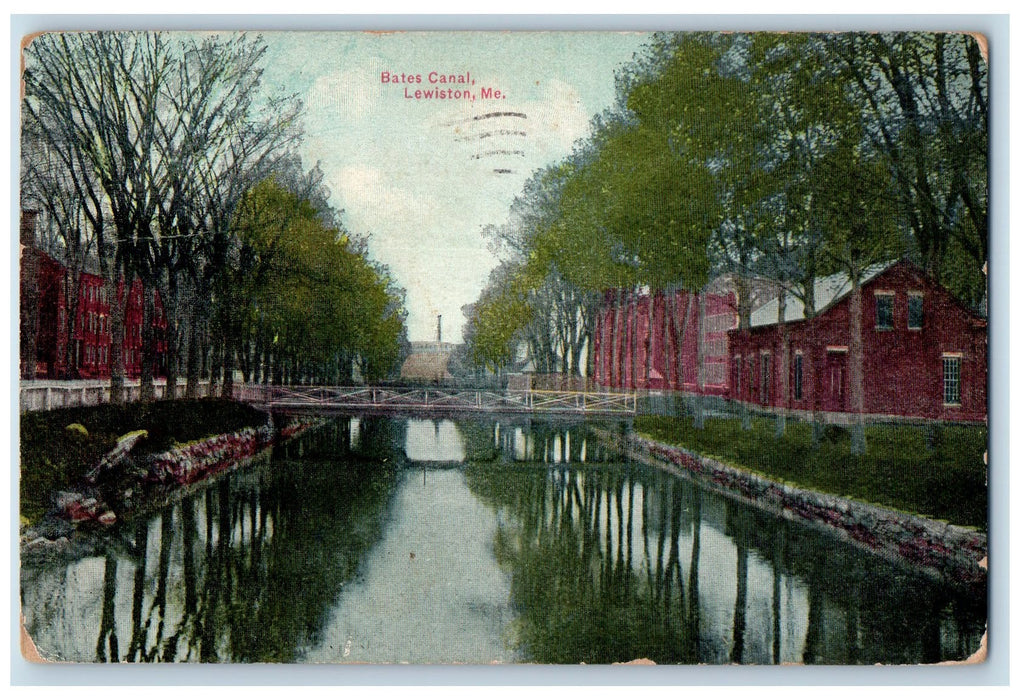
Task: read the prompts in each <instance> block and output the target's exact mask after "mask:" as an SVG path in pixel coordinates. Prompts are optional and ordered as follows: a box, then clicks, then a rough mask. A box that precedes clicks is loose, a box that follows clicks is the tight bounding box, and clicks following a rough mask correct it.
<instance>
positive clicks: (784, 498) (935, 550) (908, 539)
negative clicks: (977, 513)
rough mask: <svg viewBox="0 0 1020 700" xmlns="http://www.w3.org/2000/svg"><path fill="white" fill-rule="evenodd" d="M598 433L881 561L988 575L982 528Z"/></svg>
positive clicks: (961, 580) (948, 574)
mask: <svg viewBox="0 0 1020 700" xmlns="http://www.w3.org/2000/svg"><path fill="white" fill-rule="evenodd" d="M596 432H597V433H598V435H599V437H600V438H602V439H604V440H606V441H607V442H608V443H609V444H611V445H613V446H615V447H616V448H618V449H621V450H623V451H624V452H626V453H627V454H628V455H629V456H630V457H632V458H636V459H638V460H640V461H644V462H647V463H651V464H653V465H655V466H660V467H661V466H666V467H667V468H670V469H671V471H675V472H677V473H680V474H682V475H689V476H693V477H695V478H696V479H697V480H698V481H699V482H701V483H704V484H705V485H707V486H709V487H710V488H713V489H715V490H717V491H719V492H721V493H723V494H725V495H728V496H731V497H735V498H737V499H738V500H742V501H744V502H748V503H751V504H753V505H755V506H757V507H761V508H765V509H768V510H770V511H772V512H775V513H777V514H779V515H781V516H782V517H785V518H789V519H791V520H795V521H799V522H805V523H809V524H812V525H816V526H820V527H824V528H825V529H827V530H829V531H830V532H833V533H835V534H836V535H837V536H838V537H840V538H841V539H843V540H845V541H848V542H852V543H853V544H855V545H857V546H859V547H862V548H865V549H867V550H869V551H871V552H874V553H876V554H878V555H880V556H882V557H884V558H886V559H889V560H892V561H896V562H899V563H906V564H909V565H910V566H913V567H917V568H920V569H921V570H923V571H925V572H926V573H928V574H930V575H934V576H937V577H939V578H944V579H946V580H949V581H950V582H953V583H957V584H963V585H968V586H970V585H984V584H985V582H986V580H987V568H986V566H987V556H988V538H987V536H986V535H985V534H984V533H981V532H978V531H976V530H972V529H970V528H964V527H958V526H956V525H950V524H949V523H945V522H940V521H937V520H930V519H927V518H922V517H920V516H916V515H911V514H909V513H904V512H901V511H897V510H893V509H891V508H882V507H880V506H875V505H871V504H869V503H862V502H860V501H854V500H851V499H848V498H842V497H840V496H832V495H829V494H824V493H819V492H816V491H810V490H808V489H804V488H798V487H796V486H790V485H787V484H783V483H780V482H778V481H773V480H771V479H768V478H765V477H763V476H760V475H757V474H754V473H751V472H748V471H745V470H743V469H738V468H736V467H731V466H729V465H727V464H723V463H722V462H720V461H718V460H715V459H712V458H709V457H704V456H702V455H699V454H696V453H694V452H691V451H690V450H686V449H684V448H681V447H674V446H671V445H664V444H662V443H660V442H656V441H654V440H650V439H648V438H645V437H642V436H640V435H637V434H634V433H629V434H627V435H625V436H621V435H619V434H614V433H610V432H609V431H604V430H598V431H596Z"/></svg>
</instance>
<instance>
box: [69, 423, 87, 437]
mask: <svg viewBox="0 0 1020 700" xmlns="http://www.w3.org/2000/svg"><path fill="white" fill-rule="evenodd" d="M64 430H66V431H67V432H69V433H77V434H78V435H81V436H82V437H88V436H89V431H88V430H86V429H85V426H84V425H82V424H81V423H71V424H70V425H68V426H67V427H65V428H64Z"/></svg>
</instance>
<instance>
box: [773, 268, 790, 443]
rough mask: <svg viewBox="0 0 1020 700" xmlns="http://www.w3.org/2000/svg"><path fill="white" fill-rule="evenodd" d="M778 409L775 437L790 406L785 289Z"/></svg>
mask: <svg viewBox="0 0 1020 700" xmlns="http://www.w3.org/2000/svg"><path fill="white" fill-rule="evenodd" d="M777 301H778V302H779V317H778V319H777V320H778V322H779V345H780V347H779V353H778V355H779V357H778V360H779V367H778V368H777V371H778V372H779V377H778V379H779V396H778V397H777V398H778V399H779V401H778V406H779V411H778V412H777V414H776V437H783V435H785V434H786V414H787V411H788V410H789V407H790V389H789V386H790V331H789V328H788V327H787V325H786V289H785V288H782V287H780V289H779V298H778V300H777Z"/></svg>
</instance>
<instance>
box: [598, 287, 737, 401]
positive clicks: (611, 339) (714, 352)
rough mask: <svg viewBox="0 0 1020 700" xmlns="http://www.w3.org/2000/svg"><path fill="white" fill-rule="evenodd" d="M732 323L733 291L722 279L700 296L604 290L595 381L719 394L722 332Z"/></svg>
mask: <svg viewBox="0 0 1020 700" xmlns="http://www.w3.org/2000/svg"><path fill="white" fill-rule="evenodd" d="M685 318H686V319H687V321H686V331H684V332H683V333H682V335H683V338H682V340H681V338H680V335H681V329H682V328H683V327H684V319H685ZM736 324H737V307H736V294H735V292H734V291H733V290H732V289H731V288H730V286H729V283H728V281H727V280H717V281H716V282H715V283H713V284H711V285H709V287H707V288H706V289H705V290H703V291H702V292H701V293H699V294H692V293H690V292H683V291H681V292H675V293H671V294H666V293H663V292H655V293H649V292H647V291H646V292H644V293H639V292H632V291H627V290H609V291H607V292H606V294H605V301H604V303H603V305H602V308H601V310H600V312H599V315H598V316H597V318H596V321H595V332H594V342H593V352H594V361H593V367H594V379H595V381H596V383H598V384H600V385H602V386H605V387H615V388H632V389H650V390H663V389H664V390H680V391H689V392H699V393H705V394H716V395H724V394H726V392H727V389H728V384H727V382H728V379H729V361H730V360H729V352H728V336H727V331H729V330H730V329H731V328H733V327H735V326H736ZM681 342H682V344H683V345H682V350H683V352H682V353H678V349H679V346H680V344H681ZM678 356H679V357H680V358H681V359H680V362H679V363H678V359H677V358H678ZM699 360H700V361H699Z"/></svg>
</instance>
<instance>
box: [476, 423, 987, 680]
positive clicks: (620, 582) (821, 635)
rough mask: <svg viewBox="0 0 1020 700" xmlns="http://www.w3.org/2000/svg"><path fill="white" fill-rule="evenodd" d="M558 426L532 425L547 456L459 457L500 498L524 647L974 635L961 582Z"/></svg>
mask: <svg viewBox="0 0 1020 700" xmlns="http://www.w3.org/2000/svg"><path fill="white" fill-rule="evenodd" d="M569 434H570V443H569V444H570V447H569V448H568V449H567V453H568V454H571V455H572V454H573V453H574V448H573V445H574V444H576V442H575V440H577V438H576V436H577V433H575V432H570V433H569ZM550 437H551V438H553V439H552V440H550V439H549V438H550ZM556 437H557V433H556V432H555V431H550V432H548V433H547V434H545V435H542V434H541V433H540V434H539V436H538V437H537V438H536V441H537V443H536V444H537V445H538V446H539V449H538V450H537V452H536V454H537V455H538V456H539V457H540V458H543V459H549V458H550V457H552V458H553V462H552V463H548V462H546V463H540V464H539V463H531V464H528V463H522V462H513V461H511V460H508V459H499V460H496V461H489V462H485V463H476V464H472V465H469V466H468V468H467V470H466V477H467V482H468V485H469V486H470V488H471V490H472V492H473V493H474V494H475V495H476V496H477V497H479V498H480V499H481V500H482V501H483V502H485V503H486V504H488V505H489V506H490V507H492V508H493V509H494V510H495V511H496V512H497V514H498V520H499V522H500V525H499V527H498V529H497V534H496V536H495V541H494V552H495V556H496V559H497V561H498V562H499V563H500V565H501V566H502V567H503V568H504V569H505V570H506V571H507V572H509V573H510V574H511V577H512V578H511V597H512V603H513V605H514V607H515V611H516V613H517V615H518V620H517V622H516V627H515V633H516V637H517V643H518V646H519V648H520V651H521V653H522V654H523V656H524V657H525V658H528V659H531V660H534V661H537V662H542V663H578V662H585V663H609V662H615V661H626V660H631V659H636V658H649V659H652V660H654V661H656V662H661V663H697V662H704V661H731V662H735V663H783V662H805V663H842V664H872V663H876V662H884V663H918V662H923V661H928V660H932V659H941V658H944V657H945V655H946V654H945V652H946V649H945V647H946V646H947V644H946V640H947V639H948V640H951V644H950V645H949V646H953V645H955V646H956V647H957V648H959V649H963V650H973V648H975V646H976V644H977V643H978V640H979V638H980V626H981V621H982V620H983V610H982V606H983V601H980V600H979V601H976V602H975V604H974V606H973V608H971V609H970V610H969V614H968V613H963V614H959V613H958V608H959V607H960V606H961V605H962V606H965V607H966V606H968V605H969V604H968V602H967V598H966V597H964V596H961V595H959V593H957V592H954V591H952V590H951V589H949V588H947V587H946V586H944V585H941V584H938V583H935V582H933V581H930V580H927V579H923V578H921V577H920V576H918V575H914V574H912V573H910V572H908V571H906V570H903V569H900V568H897V567H895V566H892V565H890V564H888V563H886V562H883V561H881V560H879V559H877V558H875V557H870V556H867V555H865V554H863V553H862V552H860V551H859V550H857V549H855V548H853V547H851V546H849V545H847V544H844V543H841V542H839V541H836V540H834V539H833V538H830V537H826V536H825V534H824V533H821V532H816V531H814V530H809V529H807V528H805V527H803V526H798V525H794V524H792V523H790V522H788V521H785V520H783V519H781V518H777V517H775V516H774V515H770V514H768V513H765V512H763V511H759V510H756V509H754V508H751V507H748V506H745V505H741V504H738V503H736V502H734V501H731V500H728V499H724V498H722V497H720V496H717V495H714V494H709V493H708V492H706V491H704V490H703V489H702V488H700V487H698V486H696V485H694V484H693V483H691V482H689V481H687V480H684V479H678V478H676V477H674V476H671V475H669V474H665V473H662V472H659V471H657V470H652V469H646V468H643V467H639V466H637V465H632V464H613V463H600V464H587V463H584V462H581V461H580V460H579V461H577V462H569V461H564V460H561V459H559V458H558V457H556V455H561V454H562V452H561V450H560V447H559V446H560V445H566V444H567V442H566V441H565V440H563V438H562V435H561V437H560V440H558V441H557V440H555V438H556ZM494 444H497V443H494ZM550 444H555V445H556V447H555V448H549V447H548V446H549V445H550ZM589 454H592V455H596V454H598V452H597V451H592V452H590V453H589ZM706 499H707V502H708V503H710V504H711V509H710V510H709V511H708V512H706V511H705V510H704V506H705V503H706ZM705 528H708V529H710V530H714V531H715V532H716V533H719V534H725V537H726V541H727V544H725V545H723V548H722V549H720V548H719V546H718V545H716V546H715V547H714V549H713V550H712V551H710V553H709V559H708V565H709V567H710V569H709V571H710V573H709V574H707V575H705V577H704V579H703V574H702V570H703V566H704V565H705V564H706V561H705V553H704V552H703V551H702V547H703V530H704V529H705ZM715 537H718V534H717V535H715ZM714 541H715V540H714ZM726 561H728V562H730V563H729V564H728V567H732V568H729V571H728V572H726V571H724V570H722V569H721V568H720V565H721V564H722V563H723V562H726ZM752 581H753V582H754V583H752ZM759 582H760V583H759ZM766 582H767V583H766ZM761 584H764V586H761ZM727 589H728V591H729V592H728V593H726V590H727ZM706 592H707V593H708V594H709V596H708V597H707V598H706V597H705V595H704V594H705V593H706ZM727 596H729V597H727ZM726 600H728V601H729V603H728V604H729V605H730V606H731V607H730V608H729V609H728V612H724V611H722V610H718V606H719V605H720V604H721V603H723V602H724V601H726ZM706 605H708V606H716V607H715V608H714V609H715V610H716V612H714V613H713V614H711V615H709V616H708V617H706V609H705V606H706ZM719 613H723V616H721V615H720V614H719ZM950 613H952V615H951V614H950ZM725 615H728V617H726V616H725ZM706 619H707V620H708V626H707V627H706V626H705V624H706V623H705V622H704V621H705V620H706ZM961 621H969V622H965V623H964V624H961ZM714 650H719V651H714ZM720 653H721V656H720V655H719V654H720ZM968 653H969V651H968ZM957 654H958V656H966V654H959V652H957Z"/></svg>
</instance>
